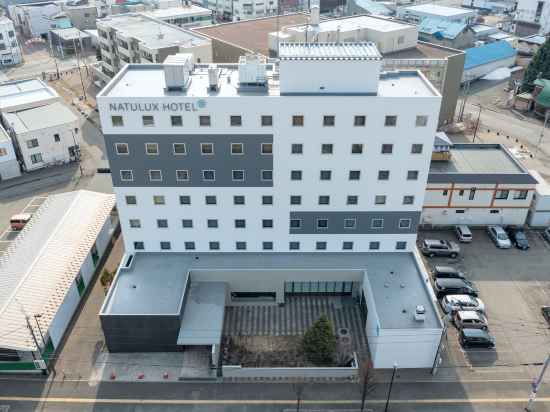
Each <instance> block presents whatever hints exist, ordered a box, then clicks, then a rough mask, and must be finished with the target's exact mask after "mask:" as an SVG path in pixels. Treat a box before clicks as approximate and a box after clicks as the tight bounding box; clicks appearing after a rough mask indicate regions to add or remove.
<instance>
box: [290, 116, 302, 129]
mask: <svg viewBox="0 0 550 412" xmlns="http://www.w3.org/2000/svg"><path fill="white" fill-rule="evenodd" d="M303 125H304V116H300V115H297V116H292V126H295V127H301V126H303Z"/></svg>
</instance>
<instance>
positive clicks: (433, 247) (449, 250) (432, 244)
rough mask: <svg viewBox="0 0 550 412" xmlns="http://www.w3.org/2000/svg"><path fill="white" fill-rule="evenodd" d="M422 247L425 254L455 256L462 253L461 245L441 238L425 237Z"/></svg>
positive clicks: (430, 255)
mask: <svg viewBox="0 0 550 412" xmlns="http://www.w3.org/2000/svg"><path fill="white" fill-rule="evenodd" d="M420 249H421V250H422V253H423V254H424V255H425V256H429V257H434V256H449V257H452V258H455V257H457V256H458V254H459V253H460V246H458V244H457V243H455V242H449V241H447V240H439V239H424V240H423V241H422V244H421V245H420Z"/></svg>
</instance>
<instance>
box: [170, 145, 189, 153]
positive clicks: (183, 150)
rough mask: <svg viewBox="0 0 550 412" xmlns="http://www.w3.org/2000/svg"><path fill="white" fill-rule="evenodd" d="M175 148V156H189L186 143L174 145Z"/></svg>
mask: <svg viewBox="0 0 550 412" xmlns="http://www.w3.org/2000/svg"><path fill="white" fill-rule="evenodd" d="M173 148H174V154H175V155H185V154H187V147H186V146H185V143H174V144H173Z"/></svg>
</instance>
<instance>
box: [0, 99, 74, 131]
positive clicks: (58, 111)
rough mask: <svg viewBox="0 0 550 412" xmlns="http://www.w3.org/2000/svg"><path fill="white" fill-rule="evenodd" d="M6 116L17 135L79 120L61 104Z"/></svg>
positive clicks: (56, 103)
mask: <svg viewBox="0 0 550 412" xmlns="http://www.w3.org/2000/svg"><path fill="white" fill-rule="evenodd" d="M4 116H5V117H6V120H7V121H8V123H9V124H10V126H11V127H12V128H13V129H14V130H15V132H16V133H26V132H30V131H33V130H41V129H46V128H48V127H54V126H58V125H61V124H66V123H70V122H74V121H76V120H78V118H77V117H76V115H75V114H74V113H73V112H71V110H70V109H69V108H68V107H67V106H65V105H64V104H62V103H61V102H55V103H52V104H48V105H45V106H40V107H35V108H33V109H25V110H20V111H17V112H13V113H5V114H4Z"/></svg>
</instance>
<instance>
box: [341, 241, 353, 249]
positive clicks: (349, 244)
mask: <svg viewBox="0 0 550 412" xmlns="http://www.w3.org/2000/svg"><path fill="white" fill-rule="evenodd" d="M342 250H353V242H342Z"/></svg>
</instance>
